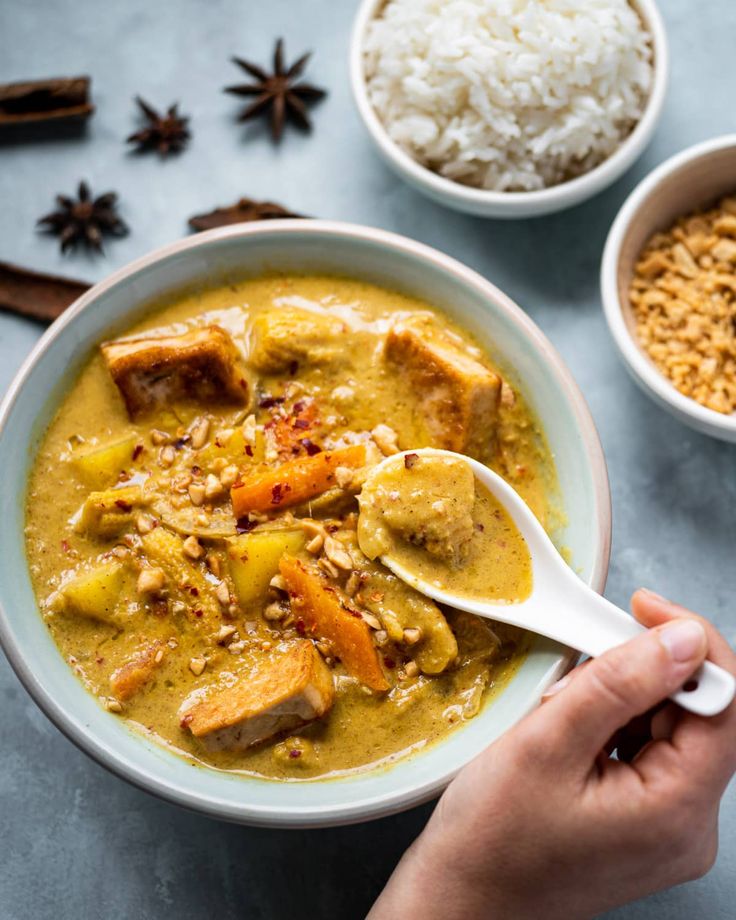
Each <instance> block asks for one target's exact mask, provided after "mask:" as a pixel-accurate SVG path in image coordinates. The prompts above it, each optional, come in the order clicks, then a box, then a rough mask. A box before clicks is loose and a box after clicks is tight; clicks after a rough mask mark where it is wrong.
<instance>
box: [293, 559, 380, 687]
mask: <svg viewBox="0 0 736 920" xmlns="http://www.w3.org/2000/svg"><path fill="white" fill-rule="evenodd" d="M279 568H280V570H281V574H282V575H283V576H284V580H285V581H286V585H287V588H288V591H289V597H290V598H291V606H292V612H293V613H294V615H295V616H296V618H297V629H299V623H300V622H301V623H302V624H303V628H304V631H305V634H306V635H309V636H314V637H318V638H320V639H328V640H329V641H330V642H331V643H332V647H333V648H334V650H335V654H336V655H337V657H338V658H339V659H340V660H341V661H342V663H343V664H344V665H345V667H346V668H347V670H348V671H349V672H350V674H352V675H353V677H357V678H358V680H359V681H361V683H364V684H365V685H366V686H367V687H370V688H371V690H388V688H389V684H388V681H387V680H386V677H385V675H384V673H383V671H382V670H381V665H380V663H379V661H378V652H377V651H376V647H375V646H374V645H373V640H372V638H371V630H370V627H369V626H368V624H367V623H366V622H365V620H364V619H363V618H362V617H361V615H360V613H359V612H358V611H357V610H353V609H351V607H350V606H349V602H348V600H347V598H344V597H342V596H341V594H340V592H339V591H338V589H337V588H334V587H333V586H332V585H330V584H329V583H328V581H327V579H326V578H323V577H322V576H321V575H320V574H319V573H318V572H317V571H315V570H312V569H310V568H308V567H307V566H306V565H305V564H304V563H303V562H301V561H300V560H299V559H295V558H294V557H293V556H284V557H283V559H282V560H281V562H280V564H279Z"/></svg>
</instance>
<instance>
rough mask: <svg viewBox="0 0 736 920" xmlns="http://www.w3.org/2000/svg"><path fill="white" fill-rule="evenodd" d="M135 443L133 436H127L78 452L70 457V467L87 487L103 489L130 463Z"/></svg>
mask: <svg viewBox="0 0 736 920" xmlns="http://www.w3.org/2000/svg"><path fill="white" fill-rule="evenodd" d="M136 441H137V438H136V437H135V435H129V436H128V437H126V438H122V439H120V440H118V441H112V442H110V443H108V444H98V445H95V446H94V447H91V448H87V449H86V450H79V451H77V452H75V453H74V455H73V456H72V461H71V462H72V466H73V467H74V469H75V470H76V471H77V472H78V473H79V475H80V478H81V479H82V480H83V481H84V482H85V483H86V484H87V485H88V486H91V487H92V488H94V489H104V488H105V486H108V485H110V484H111V483H113V482H115V481H116V480H117V478H118V476H119V475H120V473H121V471H122V470H124V469H125V467H126V466H127V465H128V464H129V463H131V462H132V459H133V450H134V448H135V445H136Z"/></svg>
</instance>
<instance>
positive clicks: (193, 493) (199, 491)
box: [189, 482, 219, 507]
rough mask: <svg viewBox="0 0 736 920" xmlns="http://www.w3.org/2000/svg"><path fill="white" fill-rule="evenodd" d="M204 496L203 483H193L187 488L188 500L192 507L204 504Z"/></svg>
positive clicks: (204, 488) (205, 489) (204, 487)
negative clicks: (190, 501)
mask: <svg viewBox="0 0 736 920" xmlns="http://www.w3.org/2000/svg"><path fill="white" fill-rule="evenodd" d="M218 485H219V483H218ZM206 495H207V488H206V486H205V484H204V483H203V482H193V483H192V484H191V485H190V486H189V498H190V499H191V500H192V504H193V505H196V506H197V507H199V506H200V505H202V504H204V500H205V496H206Z"/></svg>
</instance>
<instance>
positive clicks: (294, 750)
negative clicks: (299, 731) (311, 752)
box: [289, 748, 302, 760]
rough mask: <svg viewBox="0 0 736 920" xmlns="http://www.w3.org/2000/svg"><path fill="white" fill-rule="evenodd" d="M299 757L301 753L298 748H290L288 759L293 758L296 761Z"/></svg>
mask: <svg viewBox="0 0 736 920" xmlns="http://www.w3.org/2000/svg"><path fill="white" fill-rule="evenodd" d="M301 756H302V752H301V751H300V750H298V748H292V749H291V750H290V751H289V757H293V758H294V760H296V758H297V757H301Z"/></svg>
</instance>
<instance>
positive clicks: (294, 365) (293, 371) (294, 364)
mask: <svg viewBox="0 0 736 920" xmlns="http://www.w3.org/2000/svg"><path fill="white" fill-rule="evenodd" d="M298 370H299V362H298V361H292V362H291V364H290V365H289V376H290V377H293V376H294V374H296V372H297V371H298Z"/></svg>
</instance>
